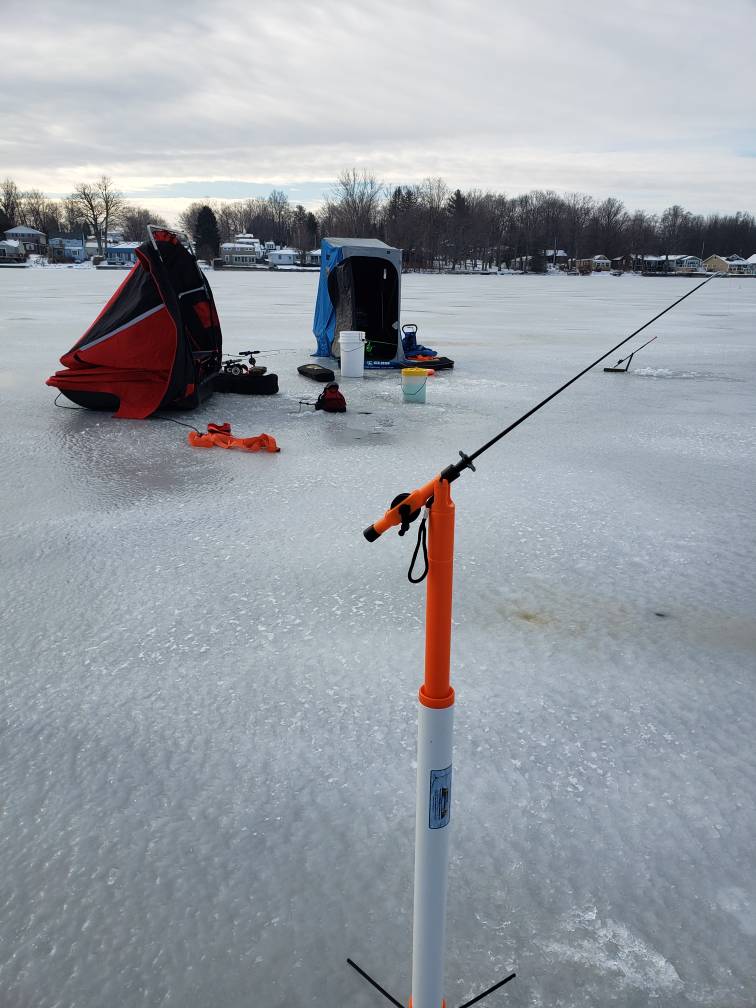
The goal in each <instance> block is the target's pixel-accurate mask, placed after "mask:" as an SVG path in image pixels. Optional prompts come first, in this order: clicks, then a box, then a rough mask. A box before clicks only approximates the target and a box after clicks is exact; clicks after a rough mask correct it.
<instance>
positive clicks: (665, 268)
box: [643, 252, 703, 273]
mask: <svg viewBox="0 0 756 1008" xmlns="http://www.w3.org/2000/svg"><path fill="white" fill-rule="evenodd" d="M702 269H703V261H702V259H701V257H700V256H695V255H687V253H685V252H665V253H663V254H662V255H646V256H643V272H644V273H699V272H701V270H702Z"/></svg>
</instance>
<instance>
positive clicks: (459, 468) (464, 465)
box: [441, 273, 721, 483]
mask: <svg viewBox="0 0 756 1008" xmlns="http://www.w3.org/2000/svg"><path fill="white" fill-rule="evenodd" d="M718 276H721V274H720V273H714V274H713V275H712V276H710V277H707V278H706V280H704V281H703V283H700V284H697V285H696V286H695V287H694V288H693V289H692V290H689V291H688V292H687V294H683V296H682V297H680V298H678V299H677V300H676V301H673V302H672V304H671V305H668V306H667V307H666V308H665V309H664V310H663V311H660V312H659V314H658V315H654V317H653V318H651V319H649V320H648V322H644V323H643V325H642V326H640V327H639V328H638V329H636V330H635V331H634V332H631V333H630V335H629V336H626V337H625V338H624V339H623V340H620V342H619V343H618V344H617V345H616V346H613V347H612V348H611V350H607V352H606V353H605V354H602V355H601V356H600V357H598V358H597V359H596V360H595V361H593V362H592V363H591V364H589V365H588V367H585V368H583V370H582V371H579V372H578V373H577V374H576V375H575V376H574V377H573V378H570V380H569V381H566V382H565V383H564V385H560V386H559V388H558V389H556V390H555V391H554V392H552V393H551V395H548V396H546V398H545V399H542V400H541V401H540V402H539V403H537V404H536V405H535V406H533V407H532V408H531V409H529V410H528V411H527V413H523V415H522V416H521V417H519V418H518V419H517V420H515V421H514V422H513V423H511V424H510V425H509V426H508V427H505V428H504V430H503V431H500V432H499V433H498V434H497V435H496V437H493V438H491V440H490V441H486V443H485V444H484V445H481V447H480V448H478V450H477V451H474V452H473V453H472V455H466V454H465V453H464V452H462V451H461V452H460V453H459V454H460V458H461V459H462V461H461V462H455V463H453V464H452V465H450V466H447V468H446V469H444V471H443V472H442V473H441V477H442V479H445V480H446V481H447V482H449V483H453V482H454V480H455V479H457V477H458V476H460V474H461V473H462V472H463V471H464V470H465V469H472V471H473V472H475V466H474V465H473V462H474V461H475V459H476V458H478V457H479V456H480V455H482V454H483V452H486V451H488V449H489V448H493V446H494V445H495V444H496V443H497V441H501V439H502V438H503V437H506V436H507V434H510V433H511V432H512V431H513V430H514V429H515V427H519V426H520V424H521V423H524V422H525V421H526V420H528V419H529V418H530V417H532V416H533V414H534V413H537V412H538V410H539V409H542V408H543V407H544V406H545V405H546V404H547V403H550V402H551V400H552V399H555V398H556V397H557V396H558V395H560V394H561V393H562V392H564V391H565V389H568V388H569V387H570V385H572V384H574V382H576V381H577V380H578V378H582V377H583V375H585V374H587V373H588V372H589V371H590V370H591V368H594V367H596V365H597V364H600V363H601V361H603V360H606V358H607V357H611V355H612V354H613V353H616V352H617V351H618V350H619V348H620V347H623V346H624V345H625V344H626V343H628V342H629V341H630V340H631V339H634V338H635V337H636V336H637V335H638V333H641V332H643V330H644V329H647V328H648V327H649V326H650V325H651V324H652V323H653V322H656V320H657V319H660V318H661V317H662V315H666V314H667V312H668V311H671V310H672V309H673V308H674V307H675V306H676V305H679V304H680V302H681V301H684V300H685V299H686V298H689V297H690V295H691V294H695V292H696V291H697V290H700V289H701V288H702V287H705V286H706V284H707V283H711V281H712V280H714V279H715V277H718ZM649 342H650V341H649Z"/></svg>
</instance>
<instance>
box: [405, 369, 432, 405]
mask: <svg viewBox="0 0 756 1008" xmlns="http://www.w3.org/2000/svg"><path fill="white" fill-rule="evenodd" d="M432 374H434V372H433V371H429V370H428V369H427V368H419V367H406V368H402V395H403V396H404V401H405V402H416V403H424V402H425V386H426V385H427V384H428V379H429V378H430V376H431V375H432Z"/></svg>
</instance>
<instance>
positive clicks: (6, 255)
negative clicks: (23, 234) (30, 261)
mask: <svg viewBox="0 0 756 1008" xmlns="http://www.w3.org/2000/svg"><path fill="white" fill-rule="evenodd" d="M25 259H26V253H25V252H24V247H23V245H22V244H21V242H20V241H14V240H13V239H12V238H6V239H5V240H4V241H0V260H2V262H4V263H9V262H23V261H24V260H25Z"/></svg>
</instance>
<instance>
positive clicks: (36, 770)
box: [0, 269, 756, 1008]
mask: <svg viewBox="0 0 756 1008" xmlns="http://www.w3.org/2000/svg"><path fill="white" fill-rule="evenodd" d="M122 279H123V274H122V273H119V272H98V271H94V270H75V269H72V270H60V269H58V270H54V269H49V270H43V269H38V270H5V271H0V340H1V344H0V345H2V350H3V354H2V369H1V370H0V402H1V403H2V433H0V457H1V459H2V472H3V481H2V490H1V491H0V494H1V495H2V509H3V523H2V531H1V532H0V535H1V536H2V587H3V607H2V608H3V643H2V652H1V653H0V665H1V672H0V676H1V679H0V681H1V682H2V689H3V694H2V695H3V704H2V722H1V725H2V732H1V733H0V794H1V795H2V815H1V816H0V864H1V865H2V873H0V1003H1V1004H2V1006H3V1008H100V1006H102V1008H106V1006H107V1008H116V1006H118V1008H142V1006H143V1008H157V1006H160V1008H211V1006H212V1008H242V1006H257V1005H260V1006H262V1005H265V1006H268V1008H290V1006H293V1005H313V1006H315V1005H322V1006H329V1008H330V1006H332V1005H351V1006H356V1008H369V1006H374V1005H375V1006H377V1005H379V1004H381V1000H382V999H381V998H380V996H379V995H378V994H377V993H376V992H375V991H373V990H371V989H370V988H369V987H368V986H367V985H366V984H365V983H364V982H363V981H362V980H360V978H359V977H357V976H356V974H354V973H353V972H352V971H351V970H349V968H348V967H347V965H346V963H345V958H346V956H347V955H349V956H351V957H353V958H354V959H355V960H356V961H357V962H358V963H359V964H360V965H361V966H363V968H364V969H366V970H367V971H368V972H370V973H371V974H373V975H374V976H376V977H377V978H378V979H379V981H380V982H381V983H382V984H383V985H384V986H385V987H387V988H388V990H389V991H391V992H392V993H393V994H394V995H395V996H397V997H399V998H400V999H401V1000H403V1001H406V1000H407V998H408V996H409V993H410V991H409V986H410V983H409V978H410V945H411V917H412V857H413V842H414V835H413V830H414V800H415V780H414V755H415V718H416V691H417V687H418V685H419V683H420V680H421V669H422V645H423V641H422V610H423V601H424V598H423V591H422V588H418V587H414V586H412V585H410V584H409V583H408V582H407V579H406V570H407V567H408V564H409V559H410V555H411V552H412V548H413V546H414V535H410V536H407V537H405V538H404V539H399V538H398V537H397V536H396V535H395V534H394V533H390V534H388V535H386V536H385V537H384V538H383V539H381V540H380V541H379V542H378V543H376V544H374V545H368V544H367V543H366V542H365V541H364V539H363V538H362V534H361V532H362V529H363V528H364V527H365V526H366V525H367V524H369V522H371V521H372V520H374V519H375V518H377V517H378V516H379V515H380V514H382V513H383V511H384V510H385V508H386V507H387V506H388V504H389V502H390V500H391V498H392V497H393V496H394V495H395V494H397V493H398V492H400V491H402V490H410V489H412V488H413V487H414V486H416V485H417V484H419V483H421V482H424V481H425V480H427V479H428V478H429V477H430V476H431V475H432V474H433V473H434V472H435V471H438V470H439V469H440V468H442V467H443V466H445V465H446V464H448V463H449V462H451V461H453V460H455V459H456V456H457V451H458V450H459V449H464V450H466V451H468V452H469V451H472V450H474V449H475V448H476V447H478V445H479V444H480V443H481V442H482V441H484V440H487V439H488V438H489V437H490V436H492V435H493V434H494V433H495V432H496V431H497V430H499V429H500V428H501V427H503V426H504V425H505V424H506V423H508V422H510V421H511V420H513V419H515V418H516V417H517V416H519V415H520V414H521V413H522V412H524V411H525V410H526V409H527V408H528V407H529V406H530V405H532V404H533V403H534V402H536V401H537V400H538V399H540V398H542V397H543V396H544V395H546V394H547V393H548V392H550V391H551V390H552V389H554V388H555V387H556V386H557V385H559V384H560V383H561V382H562V381H564V380H565V379H566V378H567V377H569V376H570V375H571V374H573V373H574V372H576V371H577V370H579V368H580V367H581V366H584V365H585V364H587V363H588V362H589V361H590V360H592V359H593V358H595V357H596V356H598V354H599V353H600V352H601V351H603V350H604V349H606V348H608V347H609V346H612V345H613V344H614V343H616V342H618V341H619V339H620V338H621V337H622V336H623V335H626V334H627V333H629V332H630V331H632V330H633V329H635V328H636V327H637V326H639V325H640V324H641V323H642V322H644V321H645V320H646V319H647V318H649V317H650V316H651V315H653V314H654V313H655V312H656V311H658V310H659V309H660V308H661V307H662V306H664V305H665V304H667V303H669V302H670V301H672V300H673V299H674V298H675V297H677V296H679V295H680V294H682V293H683V292H684V291H685V290H687V289H689V287H690V286H692V284H693V282H694V281H687V280H675V281H668V282H664V281H662V280H655V279H651V280H644V279H641V278H635V277H622V278H614V277H609V276H594V277H590V278H579V277H551V276H549V277H534V276H531V277H515V276H501V277H499V276H489V277H480V276H478V277H475V276H469V277H457V278H454V277H438V276H412V275H410V276H406V277H404V278H403V294H404V298H403V321H405V322H407V321H416V322H417V323H418V324H419V326H420V333H419V336H420V339H421V340H422V341H423V342H425V343H427V344H428V345H430V346H433V347H436V348H437V349H438V350H439V352H440V353H443V354H446V355H448V356H451V357H453V358H455V359H456V360H457V362H458V366H457V369H456V370H455V371H454V372H453V373H448V372H445V373H441V374H439V375H437V376H436V377H435V378H434V379H432V380H431V384H430V386H429V396H428V400H429V401H428V404H427V405H426V406H424V407H421V406H417V405H415V406H411V405H406V406H405V405H403V404H402V403H401V401H400V390H399V383H398V377H397V376H396V375H392V376H385V375H378V376H375V375H370V376H369V377H368V378H367V379H366V380H364V381H353V382H349V383H346V382H345V391H346V396H347V400H348V403H349V412H348V413H346V414H345V415H343V416H338V415H335V416H334V415H323V414H321V413H314V412H312V411H309V410H306V409H303V410H302V412H298V409H299V407H298V402H297V401H298V399H300V398H310V399H314V398H315V396H316V394H317V392H318V387H317V386H315V385H314V384H312V383H308V382H307V381H306V380H305V379H302V378H300V377H299V376H298V375H297V373H296V365H298V364H301V363H303V362H305V361H306V360H308V355H309V354H310V353H311V352H312V349H313V346H314V340H313V338H312V336H311V335H310V323H311V319H312V310H313V307H314V300H315V289H316V284H317V276H316V275H315V274H308V275H292V274H270V273H263V274H251V273H245V274H240V275H229V274H227V273H226V274H224V273H216V274H211V275H210V280H211V283H212V285H213V290H214V292H215V296H216V301H217V304H218V310H219V313H220V318H221V323H222V326H223V331H224V342H225V348H226V350H227V351H235V350H239V349H247V348H252V347H254V348H260V349H271V350H273V349H276V348H278V349H280V350H281V352H280V353H277V354H275V355H274V354H270V355H269V356H266V355H261V356H260V358H259V362H260V363H265V364H267V365H268V367H269V368H270V370H273V371H276V372H277V373H278V374H279V376H280V384H281V394H280V395H279V396H276V397H273V398H254V397H253V398H245V397H237V396H216V397H215V398H214V399H213V400H211V401H210V402H209V403H208V404H206V406H205V407H203V409H202V410H200V411H198V412H197V413H195V414H190V415H187V416H185V417H184V418H183V419H186V420H188V421H190V422H193V423H197V424H198V425H200V424H201V425H203V426H204V424H206V423H207V422H208V421H217V422H221V421H225V420H228V421H230V422H231V423H232V425H233V428H234V431H235V432H236V433H237V434H239V435H244V436H246V435H253V434H259V433H261V432H263V431H265V432H268V433H270V434H273V435H275V437H276V438H277V439H278V441H279V444H280V445H281V448H282V451H281V454H280V455H265V456H263V455H245V454H241V453H237V452H223V451H199V450H192V449H191V448H189V447H188V445H187V444H186V440H185V433H186V432H185V431H183V430H182V429H181V428H180V427H176V426H175V425H172V424H169V423H164V422H160V421H125V420H120V421H117V420H112V419H110V418H109V417H108V416H107V415H102V414H96V413H90V412H86V411H82V412H74V411H70V412H69V411H63V410H58V409H54V408H53V405H52V403H53V398H54V392H53V390H52V389H49V388H46V387H45V385H44V380H45V378H46V377H47V376H48V375H49V374H51V373H52V372H53V371H54V370H55V369H56V367H57V360H58V358H59V357H60V355H61V354H62V353H64V352H65V351H66V350H68V349H69V347H70V346H71V345H72V344H73V343H74V341H75V340H76V339H78V337H79V336H80V335H81V334H82V333H83V331H84V329H85V328H86V327H87V326H88V324H89V323H90V322H91V321H92V319H93V318H94V317H95V316H96V315H97V313H98V312H99V310H100V308H101V307H102V305H103V304H104V302H105V300H106V299H107V297H108V296H109V295H110V293H111V292H112V291H113V290H114V289H115V287H116V286H117V285H118V283H120V281H121V280H122ZM755 318H756V282H754V281H753V280H749V279H747V278H744V279H742V280H727V281H719V280H715V281H713V282H712V283H711V284H709V285H708V286H706V287H705V288H704V289H703V290H702V291H700V292H698V293H696V294H695V295H694V296H693V297H692V298H690V299H689V300H687V301H685V302H684V303H683V305H681V306H680V307H679V308H677V309H675V310H674V311H673V312H671V313H670V314H669V315H667V316H665V317H664V318H663V319H662V320H661V321H660V322H659V323H658V324H657V325H656V326H655V328H654V329H653V330H651V331H650V332H649V333H648V336H650V335H652V334H653V333H654V332H655V333H656V334H657V335H658V336H659V339H658V340H657V341H656V342H655V343H652V344H651V346H650V347H648V348H647V349H646V350H644V351H643V353H642V354H640V355H639V356H638V358H637V360H636V361H634V362H633V368H632V371H631V372H630V373H629V374H627V375H611V374H604V373H603V372H602V370H601V369H600V368H599V369H598V370H597V371H595V372H591V373H590V374H589V375H587V376H586V377H585V378H584V379H582V380H581V381H580V382H578V383H577V384H576V385H575V386H574V387H573V388H571V389H570V390H568V391H567V392H566V393H565V394H564V395H562V396H561V397H560V398H559V399H557V400H556V401H555V402H554V403H553V404H551V405H550V406H548V407H547V408H546V409H544V410H543V411H542V412H541V413H539V414H538V415H537V416H536V417H534V418H533V419H532V420H530V421H528V422H527V423H526V424H524V425H523V426H522V427H521V428H519V429H518V430H517V431H515V432H514V433H513V434H512V435H511V436H510V437H508V438H507V439H505V440H504V441H503V442H502V443H501V444H500V445H499V446H497V447H496V448H495V449H494V450H492V451H491V452H490V453H488V454H487V455H486V456H484V457H483V458H482V459H481V460H480V462H479V467H478V472H477V473H476V474H471V473H466V474H465V475H464V476H463V477H462V478H461V479H460V480H459V481H458V482H457V483H455V485H454V497H455V500H456V502H457V566H456V595H455V628H454V640H453V671H452V677H453V682H454V685H455V688H456V691H457V706H456V738H455V743H456V744H455V766H454V784H455V787H454V796H453V807H452V829H453V834H452V861H451V865H450V875H449V913H448V926H447V934H448V951H447V976H446V998H447V1004H448V1005H449V1006H450V1008H454V1006H456V1005H458V1004H460V1003H461V1002H462V1001H464V1000H466V999H468V998H470V997H472V996H473V995H474V994H476V993H478V991H480V990H481V989H483V988H484V987H487V986H489V985H491V984H493V983H494V982H495V981H496V980H498V979H500V978H501V977H503V976H504V975H505V974H506V973H507V972H509V971H510V969H512V968H514V969H516V970H517V973H518V977H517V979H516V980H515V981H514V982H513V983H512V984H509V985H508V986H507V987H505V988H503V990H501V991H500V992H497V993H496V994H495V995H492V996H491V998H490V999H488V1001H487V1002H485V1003H487V1004H490V1005H491V1008H494V1006H495V1005H502V1006H503V1005H512V1006H538V1008H572V1006H574V1008H578V1006H580V1008H586V1006H597V1008H599V1006H600V1008H605V1006H607V1005H613V1006H618V1008H641V1006H647V1005H649V1004H658V1005H663V1006H665V1008H667V1006H675V1008H677V1006H679V1008H688V1006H711V1008H752V1006H753V1004H754V999H755V998H756V994H755V990H756V982H755V978H756V897H755V895H754V884H755V883H754V880H755V879H756V842H755V841H754V837H755V836H756V812H755V811H754V787H755V784H756V750H755V747H754V739H755V738H756V716H755V715H754V687H755V686H756V661H755V660H754V658H755V655H756V591H755V580H756V563H755V562H754V561H755V556H754V541H755V540H756V536H755V534H754V533H755V531H756V530H755V528H754V507H753V489H754V454H753V447H754V437H753V435H754V418H755V414H756V396H755V395H754V391H755V390H754V380H755V379H756V331H755V327H754V319H755ZM648 336H646V337H644V338H648ZM638 342H642V338H641V339H639V340H638ZM179 418H180V419H181V417H179Z"/></svg>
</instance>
